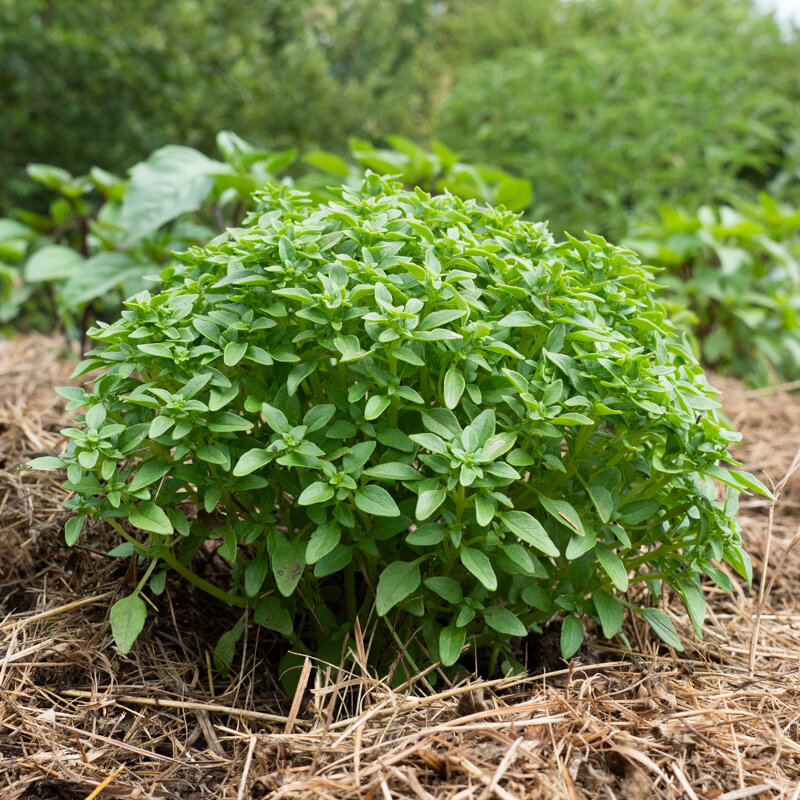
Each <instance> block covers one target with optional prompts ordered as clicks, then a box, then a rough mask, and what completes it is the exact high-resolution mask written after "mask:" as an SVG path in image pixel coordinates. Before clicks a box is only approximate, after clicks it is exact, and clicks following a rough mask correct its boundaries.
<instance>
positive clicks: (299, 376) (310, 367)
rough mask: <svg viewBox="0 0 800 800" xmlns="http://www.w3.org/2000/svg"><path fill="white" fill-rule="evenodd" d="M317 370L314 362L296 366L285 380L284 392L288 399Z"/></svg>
mask: <svg viewBox="0 0 800 800" xmlns="http://www.w3.org/2000/svg"><path fill="white" fill-rule="evenodd" d="M316 368H317V364H316V362H315V361H313V362H310V363H305V364H298V365H297V366H296V367H295V368H294V369H293V370H292V371H291V372H290V373H289V377H288V378H287V379H286V391H287V392H288V393H289V397H292V396H293V395H294V394H295V392H297V388H298V386H300V384H301V383H302V382H303V381H304V380H305V379H306V378H307V377H308V376H309V375H310V374H311V373H312V372H314V370H315V369H316Z"/></svg>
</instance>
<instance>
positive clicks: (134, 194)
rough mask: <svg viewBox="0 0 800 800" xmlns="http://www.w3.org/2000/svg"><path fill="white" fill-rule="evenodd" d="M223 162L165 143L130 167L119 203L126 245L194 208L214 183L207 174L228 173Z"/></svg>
mask: <svg viewBox="0 0 800 800" xmlns="http://www.w3.org/2000/svg"><path fill="white" fill-rule="evenodd" d="M230 171H231V169H230V167H229V166H228V165H227V164H223V163H221V162H219V161H213V160H212V159H210V158H207V157H206V156H204V155H203V154H202V153H200V152H198V151H197V150H194V149H192V148H191V147H183V146H180V145H168V146H167V147H162V148H160V149H159V150H156V151H155V152H154V153H153V154H152V155H151V156H150V157H149V158H148V159H147V161H143V162H142V163H141V164H137V165H136V166H135V167H134V168H133V169H132V170H131V180H130V184H129V186H128V191H127V192H126V193H125V199H124V200H123V202H122V214H121V216H120V221H121V223H122V226H123V227H124V228H125V230H126V232H127V236H126V238H125V242H124V246H126V247H130V245H132V244H133V243H134V242H138V241H139V239H141V238H142V237H144V236H147V235H148V234H151V233H153V232H154V231H156V230H158V229H159V228H160V227H161V226H162V225H164V224H165V223H167V222H170V221H171V220H173V219H175V218H176V217H179V216H180V215H181V214H185V213H186V212H188V211H196V210H197V209H198V208H200V206H201V205H202V204H203V201H204V200H205V199H206V197H207V196H208V193H209V192H210V191H211V189H212V187H213V186H214V179H213V178H212V177H211V175H213V174H215V173H226V172H230Z"/></svg>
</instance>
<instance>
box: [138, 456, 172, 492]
mask: <svg viewBox="0 0 800 800" xmlns="http://www.w3.org/2000/svg"><path fill="white" fill-rule="evenodd" d="M169 469H170V465H169V464H165V463H164V462H163V461H145V463H144V464H142V465H141V466H140V467H139V470H138V471H137V473H136V474H135V475H134V476H133V480H132V481H131V482H130V483H129V484H128V491H129V492H138V491H139V490H140V489H144V487H145V486H149V485H150V484H151V483H155V482H156V481H159V480H161V478H163V477H164V476H165V475H166V474H167V473H168V472H169Z"/></svg>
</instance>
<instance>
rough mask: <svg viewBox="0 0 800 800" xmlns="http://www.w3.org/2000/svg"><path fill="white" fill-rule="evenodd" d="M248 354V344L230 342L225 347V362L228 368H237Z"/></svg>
mask: <svg viewBox="0 0 800 800" xmlns="http://www.w3.org/2000/svg"><path fill="white" fill-rule="evenodd" d="M246 352H247V343H246V342H228V344H226V345H225V351H224V354H223V360H224V361H225V366H226V367H235V366H236V365H237V364H238V363H239V362H240V361H241V360H242V358H244V354H245V353H246Z"/></svg>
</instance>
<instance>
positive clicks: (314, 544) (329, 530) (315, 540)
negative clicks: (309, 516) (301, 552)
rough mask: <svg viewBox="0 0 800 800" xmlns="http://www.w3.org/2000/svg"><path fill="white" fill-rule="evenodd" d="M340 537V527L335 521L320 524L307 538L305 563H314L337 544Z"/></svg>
mask: <svg viewBox="0 0 800 800" xmlns="http://www.w3.org/2000/svg"><path fill="white" fill-rule="evenodd" d="M341 538H342V529H341V528H340V527H339V525H337V524H336V523H335V522H325V523H323V524H322V525H320V526H319V527H318V528H317V529H316V530H315V531H314V533H312V534H311V537H310V538H309V540H308V545H307V546H306V563H307V564H316V563H317V561H319V560H320V559H321V558H324V557H325V556H326V555H328V553H330V552H331V550H333V549H334V547H336V545H338V544H339V541H340V540H341Z"/></svg>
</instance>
